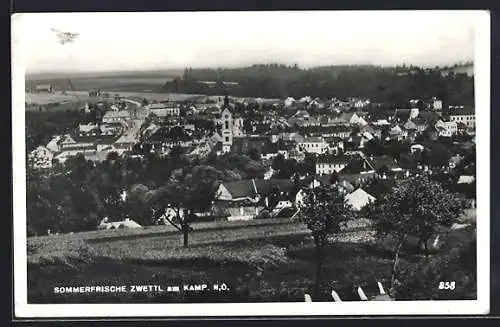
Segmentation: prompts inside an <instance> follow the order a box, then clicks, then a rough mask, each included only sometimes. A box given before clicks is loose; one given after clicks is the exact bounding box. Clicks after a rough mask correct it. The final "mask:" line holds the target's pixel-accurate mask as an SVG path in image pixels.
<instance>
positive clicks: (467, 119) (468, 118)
mask: <svg viewBox="0 0 500 327" xmlns="http://www.w3.org/2000/svg"><path fill="white" fill-rule="evenodd" d="M450 120H451V121H453V122H456V123H462V124H464V125H465V126H467V127H468V128H475V127H476V115H474V114H469V115H450Z"/></svg>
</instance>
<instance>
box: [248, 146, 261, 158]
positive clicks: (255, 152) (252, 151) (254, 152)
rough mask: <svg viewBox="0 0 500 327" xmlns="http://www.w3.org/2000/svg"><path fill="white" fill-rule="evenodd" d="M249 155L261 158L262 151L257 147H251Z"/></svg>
mask: <svg viewBox="0 0 500 327" xmlns="http://www.w3.org/2000/svg"><path fill="white" fill-rule="evenodd" d="M248 156H250V159H252V160H260V151H259V149H257V148H250V149H249V150H248Z"/></svg>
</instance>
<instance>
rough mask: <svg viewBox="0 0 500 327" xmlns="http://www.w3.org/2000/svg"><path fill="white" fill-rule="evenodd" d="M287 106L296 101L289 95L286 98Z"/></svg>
mask: <svg viewBox="0 0 500 327" xmlns="http://www.w3.org/2000/svg"><path fill="white" fill-rule="evenodd" d="M284 103H285V107H287V108H288V107H291V106H292V105H293V104H294V103H295V99H294V98H292V97H288V98H286V99H285V102H284Z"/></svg>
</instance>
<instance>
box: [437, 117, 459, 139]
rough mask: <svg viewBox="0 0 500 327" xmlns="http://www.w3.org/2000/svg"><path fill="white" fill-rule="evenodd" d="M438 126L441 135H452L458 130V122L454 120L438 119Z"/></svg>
mask: <svg viewBox="0 0 500 327" xmlns="http://www.w3.org/2000/svg"><path fill="white" fill-rule="evenodd" d="M436 128H438V130H439V136H445V137H451V136H453V135H455V134H456V133H457V131H458V128H457V123H456V122H454V121H445V122H443V121H441V120H440V121H438V122H437V123H436Z"/></svg>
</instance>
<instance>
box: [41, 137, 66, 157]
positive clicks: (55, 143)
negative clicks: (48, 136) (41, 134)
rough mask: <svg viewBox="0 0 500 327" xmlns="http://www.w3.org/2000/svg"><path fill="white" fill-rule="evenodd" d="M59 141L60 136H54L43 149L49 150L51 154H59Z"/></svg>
mask: <svg viewBox="0 0 500 327" xmlns="http://www.w3.org/2000/svg"><path fill="white" fill-rule="evenodd" d="M61 139H62V136H61V135H54V137H53V138H52V140H50V141H49V143H47V145H46V146H45V147H46V148H47V149H49V150H50V151H51V152H52V153H56V152H59V151H60V145H59V143H60V141H61Z"/></svg>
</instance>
